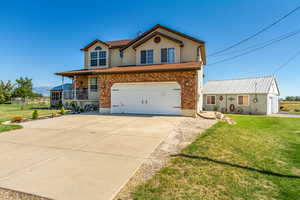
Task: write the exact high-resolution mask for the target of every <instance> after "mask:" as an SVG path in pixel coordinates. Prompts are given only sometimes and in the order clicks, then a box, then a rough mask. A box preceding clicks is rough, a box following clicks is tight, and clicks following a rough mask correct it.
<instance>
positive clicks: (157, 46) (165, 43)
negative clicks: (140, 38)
mask: <svg viewBox="0 0 300 200" xmlns="http://www.w3.org/2000/svg"><path fill="white" fill-rule="evenodd" d="M154 38H155V37H154ZM160 38H161V41H160V42H159V43H155V42H154V41H153V39H150V40H148V41H147V42H145V43H143V44H142V45H140V46H138V47H137V48H136V64H137V65H139V64H141V51H142V50H148V49H153V64H160V63H161V49H162V48H174V49H175V62H180V44H178V43H176V42H174V41H171V40H169V39H167V38H164V37H161V36H160Z"/></svg>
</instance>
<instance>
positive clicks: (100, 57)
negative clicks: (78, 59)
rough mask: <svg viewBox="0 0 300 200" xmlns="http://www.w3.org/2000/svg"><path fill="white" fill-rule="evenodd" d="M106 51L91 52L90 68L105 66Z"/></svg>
mask: <svg viewBox="0 0 300 200" xmlns="http://www.w3.org/2000/svg"><path fill="white" fill-rule="evenodd" d="M106 60H107V59H106V51H93V52H91V54H90V61H91V62H90V65H91V67H98V66H105V65H106Z"/></svg>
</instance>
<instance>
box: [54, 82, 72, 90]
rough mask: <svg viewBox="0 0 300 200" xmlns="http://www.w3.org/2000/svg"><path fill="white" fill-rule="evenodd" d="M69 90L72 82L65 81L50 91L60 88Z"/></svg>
mask: <svg viewBox="0 0 300 200" xmlns="http://www.w3.org/2000/svg"><path fill="white" fill-rule="evenodd" d="M62 89H64V90H71V89H72V84H71V83H65V84H63V85H59V86H56V87H54V88H52V89H51V90H50V91H54V90H55V91H60V90H62Z"/></svg>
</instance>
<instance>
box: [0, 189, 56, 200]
mask: <svg viewBox="0 0 300 200" xmlns="http://www.w3.org/2000/svg"><path fill="white" fill-rule="evenodd" d="M0 199H1V200H51V199H48V198H45V197H40V196H37V195H33V194H27V193H24V192H19V191H15V190H10V189H5V188H0Z"/></svg>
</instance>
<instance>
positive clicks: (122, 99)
mask: <svg viewBox="0 0 300 200" xmlns="http://www.w3.org/2000/svg"><path fill="white" fill-rule="evenodd" d="M111 113H113V114H161V115H181V87H180V85H179V84H178V83H177V82H141V83H115V84H114V85H113V86H112V87H111Z"/></svg>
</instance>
